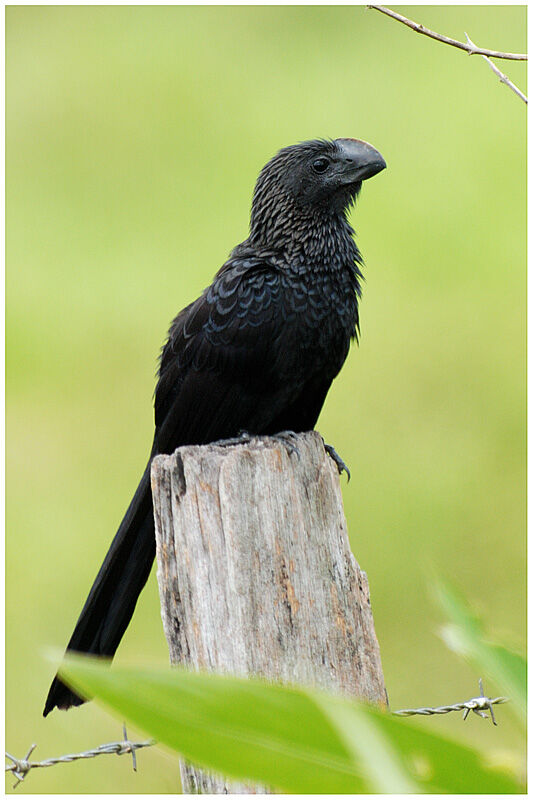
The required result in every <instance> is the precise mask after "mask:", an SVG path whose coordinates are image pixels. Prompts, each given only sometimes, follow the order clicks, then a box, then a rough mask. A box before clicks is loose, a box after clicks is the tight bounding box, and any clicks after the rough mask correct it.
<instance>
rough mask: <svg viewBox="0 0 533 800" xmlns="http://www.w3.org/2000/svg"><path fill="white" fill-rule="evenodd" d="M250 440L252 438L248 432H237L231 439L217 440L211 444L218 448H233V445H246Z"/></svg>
mask: <svg viewBox="0 0 533 800" xmlns="http://www.w3.org/2000/svg"><path fill="white" fill-rule="evenodd" d="M252 439H253V436H251V434H249V433H248V431H239V433H238V434H237V436H232V438H231V439H218V440H217V441H216V442H212V444H216V445H217V446H218V447H233V445H235V444H248V443H249V442H251V441H252Z"/></svg>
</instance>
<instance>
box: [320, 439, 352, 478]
mask: <svg viewBox="0 0 533 800" xmlns="http://www.w3.org/2000/svg"><path fill="white" fill-rule="evenodd" d="M324 450H325V451H326V453H328V455H329V456H330V457H331V458H332V459H333V461H334V462H335V464H336V465H337V469H338V470H339V475H342V473H343V472H345V473H346V475H347V477H348V480H350V478H351V473H350V470H349V469H348V467H347V466H346V464H345V463H344V461H343V459H342V458H341V457H340V455H339V454H338V453H337V451H336V450H335V448H334V447H333V445H331V444H326V443H325V442H324Z"/></svg>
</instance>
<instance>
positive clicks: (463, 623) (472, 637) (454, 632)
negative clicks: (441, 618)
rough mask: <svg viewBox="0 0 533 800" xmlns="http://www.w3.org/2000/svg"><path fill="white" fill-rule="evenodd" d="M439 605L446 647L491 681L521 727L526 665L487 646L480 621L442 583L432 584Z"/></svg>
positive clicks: (500, 648)
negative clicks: (506, 698) (506, 699)
mask: <svg viewBox="0 0 533 800" xmlns="http://www.w3.org/2000/svg"><path fill="white" fill-rule="evenodd" d="M435 590H436V594H437V598H438V600H439V602H440V605H441V606H442V608H443V609H444V611H445V612H446V614H447V616H448V617H449V619H450V622H448V623H447V624H445V625H443V626H442V628H441V631H440V632H441V636H442V638H443V639H444V641H445V642H446V644H447V645H448V647H449V648H450V649H451V650H453V651H454V652H456V653H458V654H459V655H460V656H462V657H463V658H465V659H466V660H467V661H469V662H470V663H471V664H473V665H474V666H475V667H476V668H477V669H478V670H479V671H480V672H481V673H483V675H485V674H486V675H488V676H490V678H491V679H492V681H493V683H494V685H495V686H497V687H498V692H501V693H502V694H505V695H508V696H509V698H510V699H511V701H512V702H511V708H512V710H513V711H514V713H515V715H516V716H517V717H518V719H519V720H520V722H521V723H522V724H524V725H525V722H526V716H527V662H526V659H525V658H523V656H521V655H519V654H518V653H515V652H514V651H512V650H509V649H508V648H507V647H503V646H502V645H499V644H494V643H493V642H490V641H489V640H488V639H487V638H486V637H485V632H484V630H483V626H482V624H481V622H480V620H479V619H478V618H477V617H476V616H475V615H474V614H473V612H472V611H471V610H470V609H469V608H468V606H467V604H466V603H465V602H464V601H463V600H462V599H461V598H460V597H459V595H458V594H457V593H456V592H455V591H454V589H452V587H451V586H450V585H449V584H448V583H445V582H443V581H438V582H437V583H436V584H435Z"/></svg>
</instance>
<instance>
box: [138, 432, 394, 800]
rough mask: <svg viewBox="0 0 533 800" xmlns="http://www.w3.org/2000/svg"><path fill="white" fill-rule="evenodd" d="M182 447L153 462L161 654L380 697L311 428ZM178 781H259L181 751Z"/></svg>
mask: <svg viewBox="0 0 533 800" xmlns="http://www.w3.org/2000/svg"><path fill="white" fill-rule="evenodd" d="M295 441H296V444H297V448H298V451H299V454H300V457H299V458H298V456H297V454H295V453H294V452H290V451H289V449H288V448H287V447H286V446H285V445H284V444H283V443H281V442H280V441H279V440H276V439H271V438H268V437H260V438H257V439H253V440H251V441H250V442H249V443H247V444H244V445H242V444H239V445H232V446H220V445H208V446H203V447H182V448H180V449H178V450H177V451H176V452H175V453H174V454H173V455H171V456H158V457H156V458H155V459H154V461H153V464H152V492H153V497H154V515H155V522H156V539H157V564H158V573H157V577H158V582H159V591H160V596H161V609H162V618H163V625H164V629H165V634H166V637H167V641H168V645H169V650H170V659H171V662H172V663H173V664H177V663H180V664H185V665H189V666H191V667H193V668H195V669H206V670H210V671H215V672H226V673H232V674H234V675H260V676H263V677H266V678H272V679H278V680H282V681H287V682H296V683H302V684H307V685H312V686H319V687H322V688H324V689H329V690H334V691H337V692H341V693H344V694H346V695H349V696H357V697H363V698H367V699H369V700H371V701H374V702H377V703H386V692H385V686H384V680H383V673H382V668H381V661H380V654H379V645H378V641H377V639H376V635H375V631H374V624H373V619H372V611H371V608H370V599H369V590H368V583H367V579H366V575H365V573H364V572H362V571H361V570H360V569H359V566H358V564H357V562H356V560H355V558H354V556H353V555H352V553H351V551H350V545H349V541H348V536H347V530H346V520H345V517H344V512H343V506H342V496H341V491H340V484H339V476H338V474H337V468H336V466H335V465H334V464H333V462H332V460H331V458H330V457H329V456H328V455H327V454H326V453H325V451H324V447H323V442H322V438H321V437H320V436H319V434H317V433H315V432H310V433H306V434H301V435H299V436H298V438H297V439H296V440H295ZM182 781H183V787H184V791H186V792H192V793H195V792H198V791H201V792H202V793H223V792H227V791H231V792H234V793H235V792H250V791H256V792H261V791H265V790H264V789H259V788H258V787H256V788H255V789H253V788H252V787H242V786H236V785H235V784H232V785H231V787H228V785H226V784H225V782H224V780H223V779H221V778H218V777H215V776H210V775H206V774H205V773H203V772H201V771H200V770H197V769H196V768H194V767H192V766H190V765H184V764H182Z"/></svg>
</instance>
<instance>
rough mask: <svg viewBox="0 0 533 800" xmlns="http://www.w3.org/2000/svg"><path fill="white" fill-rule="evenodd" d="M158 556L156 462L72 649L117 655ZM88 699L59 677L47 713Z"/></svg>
mask: <svg viewBox="0 0 533 800" xmlns="http://www.w3.org/2000/svg"><path fill="white" fill-rule="evenodd" d="M154 557H155V535H154V519H153V511H152V494H151V490H150V463H148V466H147V467H146V469H145V471H144V475H143V476H142V478H141V482H140V483H139V486H138V487H137V491H136V492H135V495H134V496H133V499H132V501H131V503H130V505H129V507H128V510H127V511H126V514H125V516H124V519H123V520H122V522H121V524H120V527H119V529H118V531H117V533H116V535H115V538H114V539H113V541H112V542H111V547H110V548H109V551H108V553H107V555H106V557H105V560H104V563H103V564H102V566H101V567H100V571H99V573H98V575H97V576H96V580H95V581H94V583H93V586H92V589H91V591H90V593H89V596H88V598H87V600H86V602H85V605H84V607H83V610H82V612H81V614H80V617H79V619H78V622H77V623H76V627H75V629H74V633H73V634H72V637H71V639H70V642H69V643H68V646H67V651H69V650H73V651H77V652H80V653H92V654H95V655H101V656H113V655H114V653H115V650H116V649H117V647H118V645H119V642H120V640H121V639H122V636H123V635H124V631H125V630H126V628H127V627H128V623H129V621H130V619H131V617H132V614H133V611H134V609H135V605H136V603H137V599H138V597H139V595H140V593H141V590H142V589H143V587H144V585H145V583H146V581H147V580H148V576H149V574H150V569H151V567H152V563H153V560H154ZM84 702H85V700H84V699H82V698H81V697H79V696H78V695H77V694H75V692H73V691H72V690H71V689H69V688H68V687H67V686H65V684H64V683H63V682H62V681H61V680H60V679H59V678H58V677H57V675H56V677H55V678H54V681H53V683H52V685H51V687H50V691H49V692H48V697H47V698H46V704H45V707H44V712H43V716H45V717H46V715H47V714H49V713H50V711H52V709H53V708H55V706H57V707H58V708H65V709H66V708H70V707H71V706H79V705H81V704H82V703H84Z"/></svg>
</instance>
